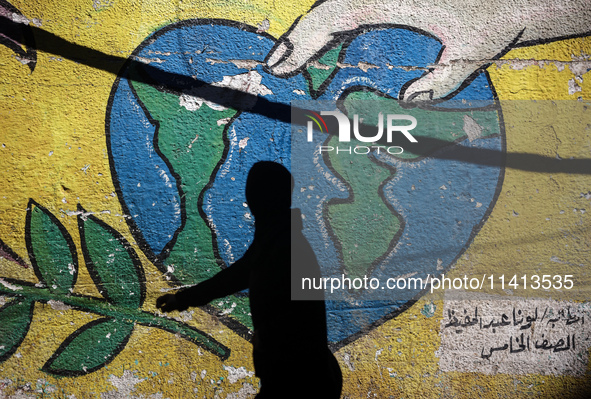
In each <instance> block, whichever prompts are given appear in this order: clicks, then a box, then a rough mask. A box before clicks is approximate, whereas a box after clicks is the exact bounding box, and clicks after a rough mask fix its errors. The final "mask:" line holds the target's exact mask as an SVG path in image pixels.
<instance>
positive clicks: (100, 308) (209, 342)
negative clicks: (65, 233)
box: [0, 281, 230, 359]
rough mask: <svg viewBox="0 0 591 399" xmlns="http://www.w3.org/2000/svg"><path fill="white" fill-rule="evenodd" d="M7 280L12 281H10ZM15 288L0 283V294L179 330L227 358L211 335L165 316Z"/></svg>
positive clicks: (227, 352) (96, 300)
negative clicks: (54, 302) (61, 304)
mask: <svg viewBox="0 0 591 399" xmlns="http://www.w3.org/2000/svg"><path fill="white" fill-rule="evenodd" d="M11 284H14V283H13V282H12V281H11ZM19 288H20V289H10V288H8V287H6V286H4V285H2V284H0V294H5V295H9V296H15V295H18V296H24V297H26V298H27V299H29V300H30V301H38V302H48V301H50V300H56V301H59V302H62V303H64V304H65V305H67V306H70V307H73V308H76V309H78V310H84V311H87V312H90V313H95V314H99V315H102V316H106V317H112V318H114V319H118V320H126V321H130V322H135V323H138V324H141V325H144V326H148V327H156V328H160V329H162V330H165V331H168V332H171V333H174V334H180V335H181V336H182V337H183V338H185V339H187V340H189V341H191V342H193V343H195V344H197V345H199V346H201V347H202V348H203V349H205V350H208V351H209V352H211V353H213V354H214V355H216V356H218V357H220V358H221V359H227V358H228V357H229V356H230V349H229V348H227V347H226V346H224V345H223V344H221V343H219V342H218V341H216V340H215V339H213V338H212V337H209V336H207V335H206V334H205V333H204V332H202V331H200V330H197V329H195V328H192V327H190V326H188V325H186V324H184V323H180V322H178V321H176V320H173V319H169V318H167V317H162V316H157V315H155V314H153V313H150V312H145V311H143V310H141V309H133V308H129V307H125V306H116V305H113V304H111V303H109V302H106V301H104V300H101V299H99V298H93V297H83V296H73V295H71V296H70V295H68V296H62V295H56V294H55V293H52V292H51V291H50V289H49V288H46V287H34V286H30V285H19Z"/></svg>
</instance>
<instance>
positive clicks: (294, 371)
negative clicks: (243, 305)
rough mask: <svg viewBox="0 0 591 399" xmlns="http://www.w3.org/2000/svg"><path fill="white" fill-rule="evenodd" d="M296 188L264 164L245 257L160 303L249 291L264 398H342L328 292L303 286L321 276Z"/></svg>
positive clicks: (175, 304)
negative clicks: (294, 205)
mask: <svg viewBox="0 0 591 399" xmlns="http://www.w3.org/2000/svg"><path fill="white" fill-rule="evenodd" d="M292 191H293V179H292V177H291V174H290V173H289V171H288V170H287V169H286V168H285V167H283V166H282V165H280V164H278V163H275V162H268V161H264V162H258V163H256V164H255V165H254V166H253V167H252V168H251V170H250V171H249V174H248V178H247V181H246V200H247V202H248V206H249V208H250V210H251V212H252V215H253V216H254V219H255V234H254V240H253V242H252V244H251V245H250V247H249V248H248V250H247V251H246V253H245V254H244V256H243V257H242V258H240V259H239V260H238V261H236V262H235V263H234V264H233V265H232V266H231V267H228V268H226V269H224V270H222V271H221V272H219V273H218V274H216V275H215V276H213V277H212V278H210V279H208V280H206V281H203V282H201V283H199V284H197V285H195V286H192V287H189V288H186V289H183V290H180V291H178V292H177V293H176V294H167V295H163V296H161V297H160V298H158V300H157V302H156V306H157V307H158V308H160V309H162V310H163V311H165V312H170V311H173V310H185V309H187V308H188V307H190V306H202V305H205V304H207V303H209V302H210V301H212V300H214V299H216V298H221V297H224V296H227V295H230V294H233V293H236V292H239V291H242V290H244V289H247V288H248V289H249V300H250V309H251V315H252V322H253V326H254V336H253V361H254V367H255V373H256V376H257V377H258V378H259V379H260V381H261V389H260V392H259V393H258V395H257V396H256V398H257V399H268V398H307V399H309V398H318V399H333V398H334V399H336V398H339V397H340V393H341V388H342V374H341V370H340V367H339V365H338V363H337V361H336V359H335V357H334V355H333V354H332V353H331V352H330V350H329V348H328V344H327V327H326V308H325V304H324V293H323V291H321V290H317V291H304V290H303V289H300V287H299V284H298V282H301V281H302V280H301V279H302V278H306V277H307V278H316V279H317V278H319V277H320V276H321V275H320V267H319V265H318V261H317V260H316V256H315V255H314V252H313V250H312V248H311V246H310V244H309V243H308V241H307V240H306V238H305V237H304V235H303V233H302V218H301V214H300V211H299V210H298V209H291V195H292ZM290 265H291V268H290ZM290 269H291V273H290ZM290 280H291V284H289V283H288V282H289V281H290ZM290 288H291V289H290ZM290 291H291V295H292V297H291V298H290Z"/></svg>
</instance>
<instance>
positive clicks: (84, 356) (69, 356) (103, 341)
mask: <svg viewBox="0 0 591 399" xmlns="http://www.w3.org/2000/svg"><path fill="white" fill-rule="evenodd" d="M133 327H134V324H133V323H132V322H129V321H124V320H115V319H111V318H103V319H99V320H95V321H93V322H90V323H88V324H86V325H84V326H83V327H81V328H80V329H78V330H77V331H75V332H74V333H72V335H70V336H69V337H68V338H66V340H65V341H64V342H63V343H62V344H61V345H60V347H59V348H58V349H57V351H55V353H54V354H53V356H51V358H50V359H49V360H48V361H47V363H45V365H44V366H43V371H45V372H47V373H51V374H56V375H64V376H80V375H84V374H88V373H92V372H93V371H96V370H98V369H100V368H101V367H103V366H105V365H106V364H108V363H109V362H110V361H111V360H113V359H114V358H115V356H117V355H118V354H119V352H121V351H122V350H123V348H125V345H126V344H127V341H128V340H129V337H130V336H131V333H132V332H133Z"/></svg>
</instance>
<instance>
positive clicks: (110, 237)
mask: <svg viewBox="0 0 591 399" xmlns="http://www.w3.org/2000/svg"><path fill="white" fill-rule="evenodd" d="M80 209H81V208H80ZM78 228H79V230H80V238H81V242H82V252H83V254H84V260H85V262H86V267H87V268H88V271H89V272H90V275H91V277H92V279H93V281H94V282H95V284H96V285H97V287H98V289H99V291H100V293H101V294H102V295H103V296H104V297H105V298H106V299H107V300H108V301H109V302H111V303H113V304H117V305H122V306H126V307H130V308H138V307H140V306H141V305H142V303H143V302H144V298H145V277H144V272H143V269H142V267H141V263H140V261H139V258H138V257H137V254H136V253H135V251H134V250H133V249H132V248H131V246H130V245H129V242H128V241H127V240H126V239H125V238H124V237H123V236H122V235H121V234H120V233H119V232H117V231H116V230H114V229H113V228H112V227H111V226H109V225H107V224H106V223H105V222H103V221H101V220H99V219H98V218H96V217H94V216H92V215H91V216H88V218H85V217H82V216H79V217H78Z"/></svg>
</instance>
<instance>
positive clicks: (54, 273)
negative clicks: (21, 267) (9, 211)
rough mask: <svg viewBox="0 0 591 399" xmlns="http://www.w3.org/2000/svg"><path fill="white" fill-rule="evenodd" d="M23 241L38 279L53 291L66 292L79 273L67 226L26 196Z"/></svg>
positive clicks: (71, 286)
mask: <svg viewBox="0 0 591 399" xmlns="http://www.w3.org/2000/svg"><path fill="white" fill-rule="evenodd" d="M27 209H28V210H27V219H26V224H25V241H26V244H27V250H28V252H29V258H30V259H31V263H32V265H33V268H34V270H35V274H36V275H37V278H39V281H40V282H41V283H42V284H44V285H46V286H47V287H49V289H50V290H51V291H52V292H53V293H55V294H69V293H70V292H71V289H73V288H74V284H75V282H76V277H77V275H78V256H77V254H76V246H75V245H74V241H73V240H72V237H71V236H70V234H69V233H68V231H67V230H66V228H65V227H64V226H63V225H62V224H61V223H60V222H59V220H57V218H56V217H55V216H54V215H53V214H52V213H51V212H49V211H48V210H47V209H45V208H44V207H42V206H40V205H39V204H37V203H36V202H35V201H33V200H29V205H28V207H27Z"/></svg>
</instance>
